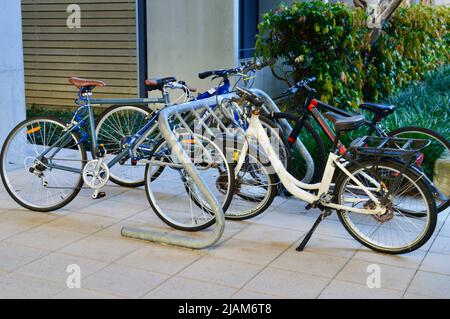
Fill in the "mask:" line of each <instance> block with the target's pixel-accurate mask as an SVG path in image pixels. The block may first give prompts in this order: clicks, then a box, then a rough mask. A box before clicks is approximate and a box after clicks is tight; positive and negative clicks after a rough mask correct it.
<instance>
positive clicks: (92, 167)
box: [83, 158, 110, 199]
mask: <svg viewBox="0 0 450 319" xmlns="http://www.w3.org/2000/svg"><path fill="white" fill-rule="evenodd" d="M109 176H110V170H109V167H108V165H106V164H105V163H104V161H103V158H100V159H98V160H92V161H89V162H88V163H87V164H86V166H85V167H84V169H83V181H84V183H85V184H86V185H87V186H88V187H89V188H91V189H93V190H94V193H93V194H92V198H93V199H99V198H103V197H105V196H106V194H105V193H101V192H100V189H102V188H103V187H105V186H106V184H107V183H108V181H109Z"/></svg>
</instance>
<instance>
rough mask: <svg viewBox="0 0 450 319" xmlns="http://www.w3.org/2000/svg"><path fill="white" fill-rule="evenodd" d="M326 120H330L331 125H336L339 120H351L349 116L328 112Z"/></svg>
mask: <svg viewBox="0 0 450 319" xmlns="http://www.w3.org/2000/svg"><path fill="white" fill-rule="evenodd" d="M324 116H325V118H326V119H327V120H330V121H331V123H333V124H335V123H336V122H337V121H339V120H346V119H348V118H349V116H343V115H340V114H337V113H334V112H327V113H325V114H324ZM355 116H356V115H355Z"/></svg>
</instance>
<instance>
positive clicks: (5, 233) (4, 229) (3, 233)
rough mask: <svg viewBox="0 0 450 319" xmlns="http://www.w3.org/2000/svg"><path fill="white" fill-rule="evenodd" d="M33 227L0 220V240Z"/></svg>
mask: <svg viewBox="0 0 450 319" xmlns="http://www.w3.org/2000/svg"><path fill="white" fill-rule="evenodd" d="M31 228H33V226H28V227H27V226H24V225H17V224H13V223H8V224H1V222H0V240H5V239H7V238H9V237H12V236H15V235H17V234H20V233H23V232H24V231H26V230H29V229H31Z"/></svg>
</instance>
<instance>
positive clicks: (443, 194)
mask: <svg viewBox="0 0 450 319" xmlns="http://www.w3.org/2000/svg"><path fill="white" fill-rule="evenodd" d="M389 136H391V137H397V138H415V139H428V140H430V141H431V145H430V146H429V147H428V148H426V149H425V150H424V152H423V156H422V157H421V158H420V160H419V161H418V162H417V163H416V167H417V168H419V169H420V170H421V171H423V172H424V173H425V174H426V175H427V177H428V178H429V180H430V181H433V182H434V185H433V195H434V198H435V201H436V206H437V210H438V212H442V211H444V210H446V209H447V208H448V207H449V206H450V190H449V189H448V185H447V186H444V184H443V183H439V176H436V175H435V173H434V169H435V167H436V161H437V160H438V159H439V158H440V157H441V156H442V155H443V154H444V153H447V154H450V142H449V141H448V140H447V139H446V138H445V137H443V136H442V135H440V134H439V133H437V132H435V131H432V130H430V129H426V128H421V127H415V126H409V127H403V128H400V129H397V130H394V131H392V132H390V133H389Z"/></svg>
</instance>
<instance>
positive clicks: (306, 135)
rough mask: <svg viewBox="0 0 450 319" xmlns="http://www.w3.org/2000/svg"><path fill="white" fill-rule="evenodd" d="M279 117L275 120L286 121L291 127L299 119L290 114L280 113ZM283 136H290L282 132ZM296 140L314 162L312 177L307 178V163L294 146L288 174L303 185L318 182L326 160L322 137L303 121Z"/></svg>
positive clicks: (288, 133) (307, 122) (308, 123)
mask: <svg viewBox="0 0 450 319" xmlns="http://www.w3.org/2000/svg"><path fill="white" fill-rule="evenodd" d="M279 115H280V116H281V117H280V118H277V121H278V120H283V119H284V120H287V121H288V122H289V123H290V124H291V126H292V127H294V126H295V124H296V123H297V121H298V118H299V117H298V115H295V114H292V113H281V114H279ZM284 134H285V135H290V134H291V132H284ZM297 139H298V140H300V141H301V142H302V144H303V145H304V146H305V148H306V150H307V151H308V153H309V154H310V155H311V157H312V159H313V161H314V170H313V177H311V178H308V177H307V173H308V164H307V161H306V160H305V158H304V157H303V155H302V154H301V153H300V151H299V150H298V149H297V148H296V146H295V144H294V146H293V147H292V156H293V165H292V169H291V170H290V171H289V172H290V173H291V174H293V175H294V176H295V177H296V178H297V179H298V180H300V181H302V182H304V183H314V182H317V181H320V180H321V179H322V176H323V172H324V170H325V165H326V162H327V159H328V158H327V157H326V156H327V152H326V149H325V143H324V141H323V139H322V137H321V136H320V134H319V133H318V132H317V130H315V129H314V127H313V126H312V125H311V123H310V122H309V121H305V125H304V127H303V130H302V131H301V132H300V135H299V136H298V137H297ZM288 147H289V146H288Z"/></svg>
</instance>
